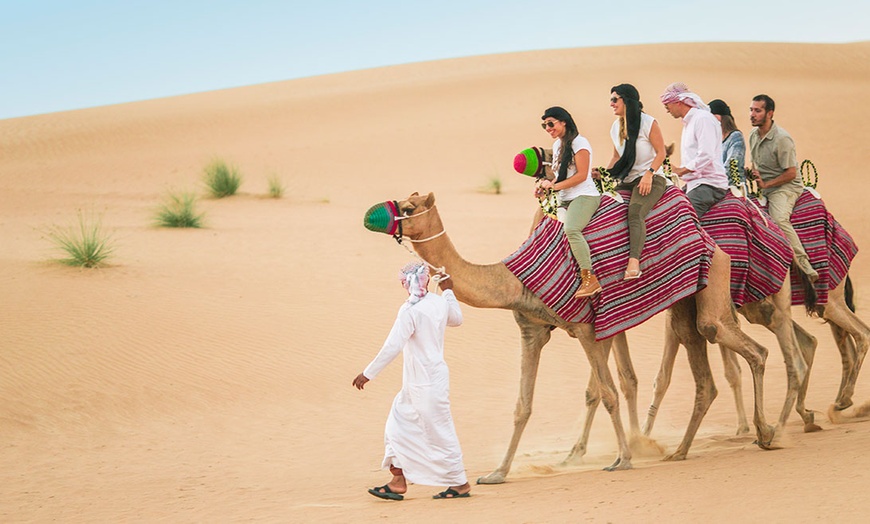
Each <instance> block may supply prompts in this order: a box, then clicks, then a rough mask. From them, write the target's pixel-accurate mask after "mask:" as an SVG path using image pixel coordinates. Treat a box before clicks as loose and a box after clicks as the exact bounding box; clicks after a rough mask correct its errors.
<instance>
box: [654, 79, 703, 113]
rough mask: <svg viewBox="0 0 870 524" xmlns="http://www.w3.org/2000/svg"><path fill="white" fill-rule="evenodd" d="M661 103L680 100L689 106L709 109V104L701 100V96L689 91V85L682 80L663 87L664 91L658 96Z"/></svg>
mask: <svg viewBox="0 0 870 524" xmlns="http://www.w3.org/2000/svg"><path fill="white" fill-rule="evenodd" d="M660 99H661V101H662V103H663V104H670V103H672V102H682V103H684V104H686V105H687V106H689V107H696V108H698V109H701V110H703V111H709V110H710V106H708V105H707V104H705V103H704V101H703V100H701V97H700V96H698V95H696V94H695V93H693V92H691V91H689V87H688V86H687V85H686V84H684V83H682V82H674V83H673V84H671V85H669V86H668V87H666V88H665V92H664V93H662V96H661V97H660Z"/></svg>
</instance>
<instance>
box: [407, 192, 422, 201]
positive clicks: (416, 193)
mask: <svg viewBox="0 0 870 524" xmlns="http://www.w3.org/2000/svg"><path fill="white" fill-rule="evenodd" d="M415 196H420V193H418V192H416V191H414V192H413V193H411V196H409V197H408V198H409V199H410V198H411V197H415Z"/></svg>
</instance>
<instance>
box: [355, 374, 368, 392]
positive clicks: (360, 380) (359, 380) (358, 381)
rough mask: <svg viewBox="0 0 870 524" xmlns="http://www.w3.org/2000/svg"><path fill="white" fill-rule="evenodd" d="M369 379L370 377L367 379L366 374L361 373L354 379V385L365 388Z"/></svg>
mask: <svg viewBox="0 0 870 524" xmlns="http://www.w3.org/2000/svg"><path fill="white" fill-rule="evenodd" d="M368 381H369V379H367V378H366V376H365V375H363V374H362V373H360V374H359V375H357V376H356V378H355V379H353V387H355V388H356V389H363V388H364V387H365V385H366V382H368Z"/></svg>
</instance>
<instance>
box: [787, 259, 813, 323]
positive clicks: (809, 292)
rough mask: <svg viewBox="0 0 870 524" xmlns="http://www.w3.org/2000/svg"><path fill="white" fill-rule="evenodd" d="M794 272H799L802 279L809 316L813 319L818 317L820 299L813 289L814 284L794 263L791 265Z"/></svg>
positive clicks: (805, 305)
mask: <svg viewBox="0 0 870 524" xmlns="http://www.w3.org/2000/svg"><path fill="white" fill-rule="evenodd" d="M791 270H792V272H795V271H797V274H798V275H800V277H801V287H802V288H803V290H804V307H805V308H806V309H807V315H809V316H811V317H815V316H818V311H816V305H817V304H818V301H819V297H818V295H816V290H815V288H813V284H812V282H810V279H809V278H807V275H806V273H804V272H803V271H801V270H800V269H798V267H797V264H795V263H794V262H792V264H791Z"/></svg>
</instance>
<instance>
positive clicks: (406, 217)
mask: <svg viewBox="0 0 870 524" xmlns="http://www.w3.org/2000/svg"><path fill="white" fill-rule="evenodd" d="M393 205H394V206H396V209H397V210H398V209H399V203H398V202H397V201H395V200H393ZM433 209H435V206H432V207H430V208H429V209H426V210H425V211H422V212H420V213H417V214H416V215H404V216H397V217H393V220H395V221H396V224H398V226H399V227H398V229H396V232H395V233H393V238H394V239H396V243H397V244H399V245H400V246H402V247H403V248H405V249H406V250H408V253H410V254H411V255H413V256H415V257H417V258H418V259H419V260H420V261H421V262H423V263H424V264H426V265H427V266H429V267H430V268H431V269H432V270H433V271H434V272H435V273H436V275H435V276H434V279H435V281H436V282H437V281H439V280H445V279H448V278H450V275H448V274H447V273H446V272H445V271H444V266H441V267H436V266H434V265H432V264H430V263H429V262H428V261H427V260H426V259H424V258H423V257H421V256H420V255H418V254H417V252H416V251H414V250H413V249H411V248H410V247H408V246H407V245H405V244H403V243H402V240H407V241H408V242H411V243H413V244H422V243H423V242H428V241H430V240H434V239H436V238H438V237H440V236H441V235H443V234H444V233H446V232H447V230H446V229H443V228H442V229H441V232H440V233H435V234H434V235H432V236H430V237H426V238H421V239H419V240H415V239H413V238H408V237H406V236H404V234H403V231H402V222H403V221H405V220H409V219H411V218H416V217H419V216H422V215H425V214H426V213H428V212H429V211H432V210H433ZM441 275H444V276H441Z"/></svg>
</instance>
